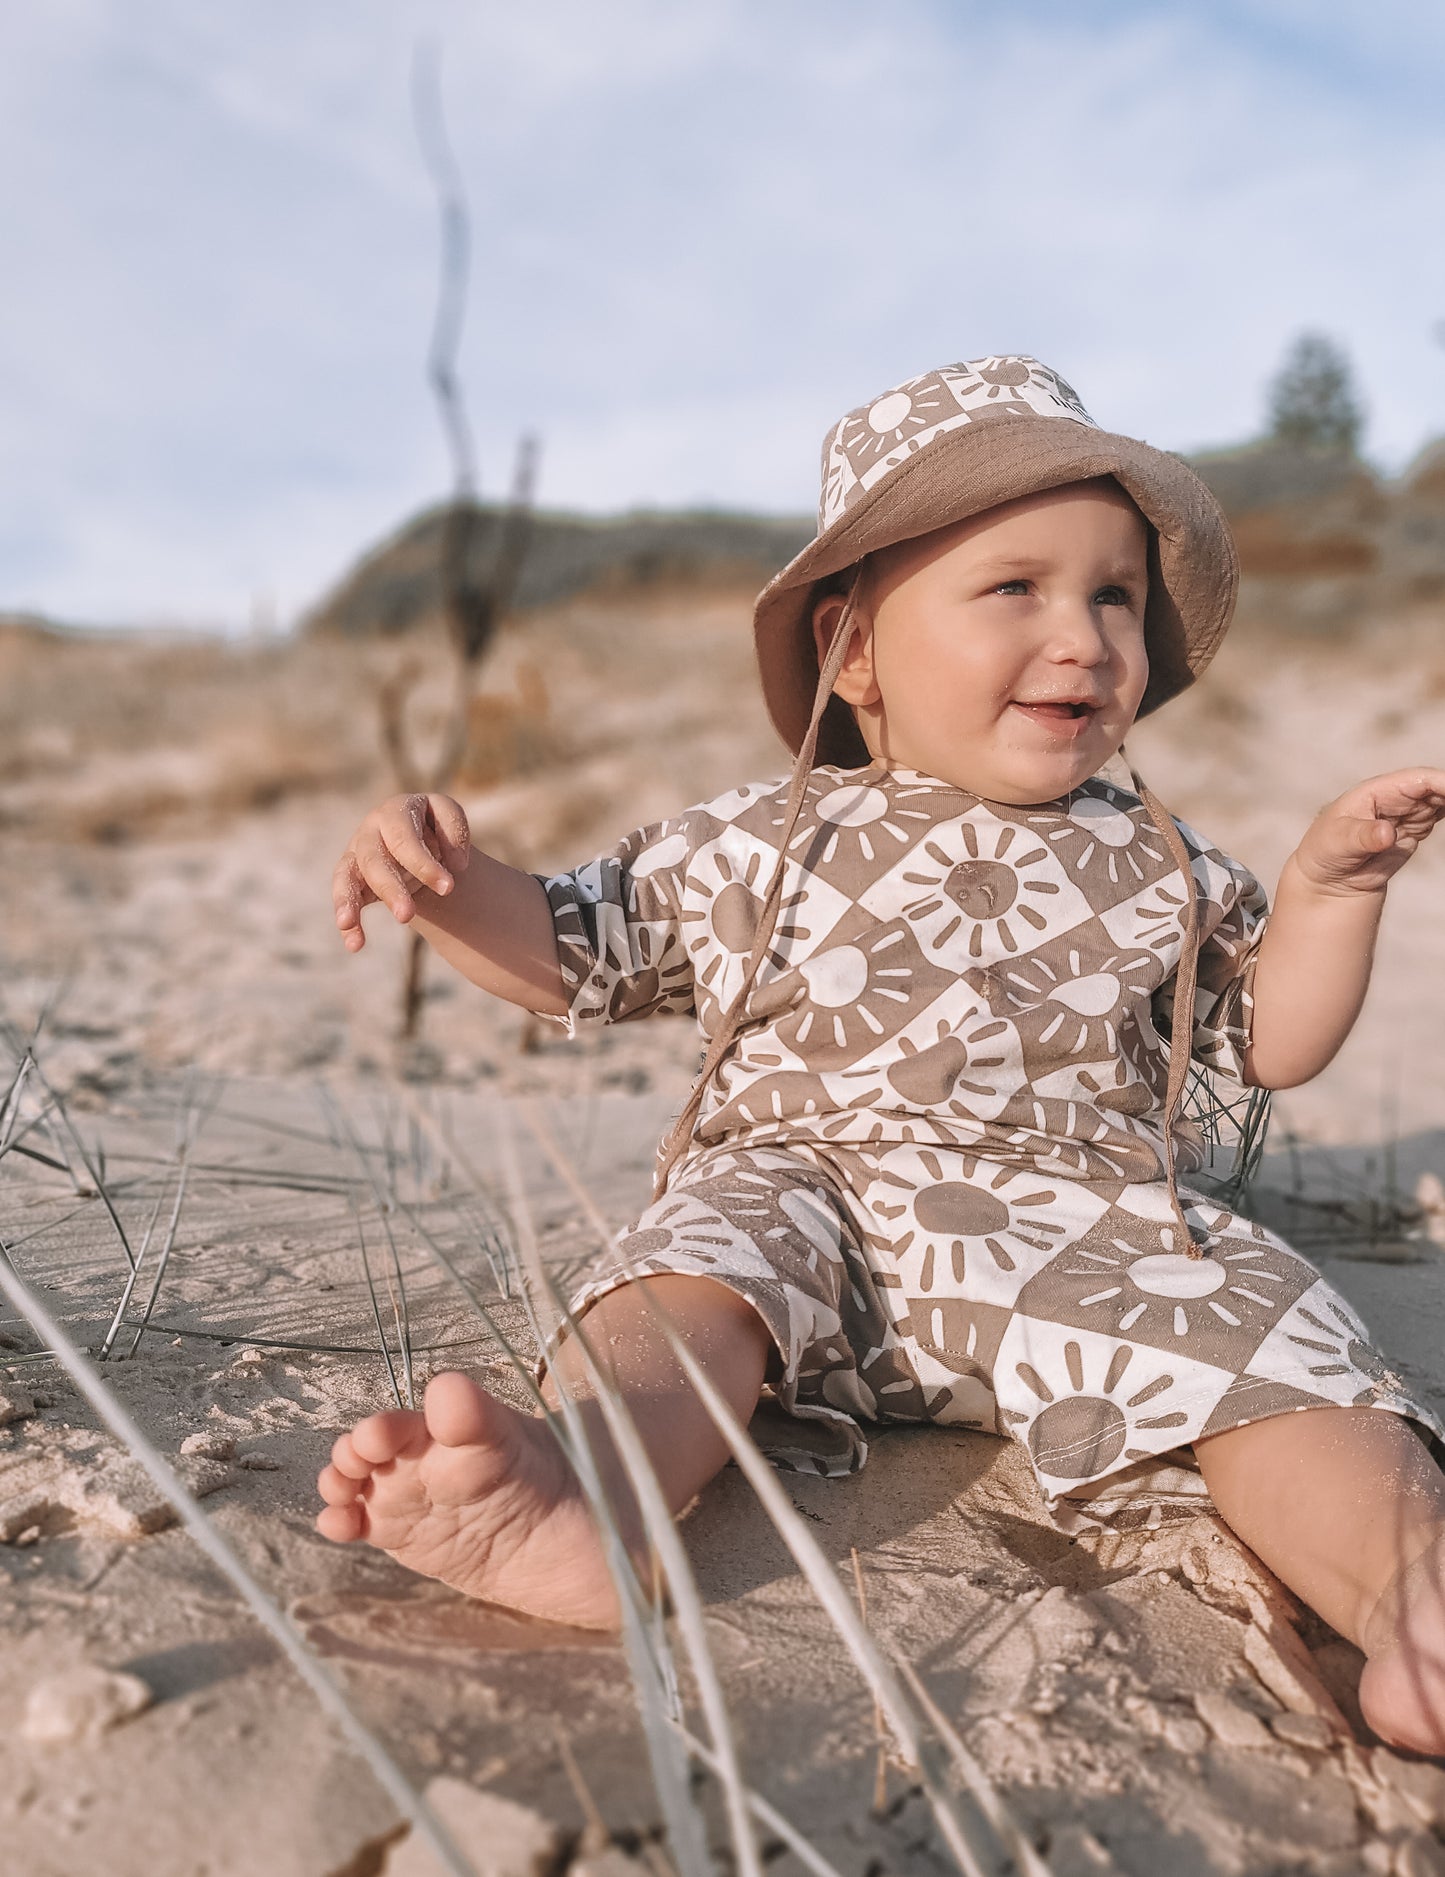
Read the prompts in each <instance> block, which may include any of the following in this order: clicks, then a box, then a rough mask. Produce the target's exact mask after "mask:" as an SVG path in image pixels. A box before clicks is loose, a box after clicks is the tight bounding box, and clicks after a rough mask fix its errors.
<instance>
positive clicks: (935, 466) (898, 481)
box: [753, 355, 1239, 766]
mask: <svg viewBox="0 0 1445 1877" xmlns="http://www.w3.org/2000/svg"><path fill="white" fill-rule="evenodd" d="M1092 476H1112V477H1114V479H1115V480H1116V481H1117V482H1118V483H1119V484H1120V485H1121V486H1122V487H1123V488H1124V489H1125V490H1126V491H1127V493H1128V494H1129V495H1130V496H1131V497H1132V498H1133V500H1134V502H1135V504H1136V505H1137V506H1138V508H1139V510H1140V512H1141V513H1142V514H1143V516H1144V518H1145V520H1146V521H1147V522H1149V523H1150V525H1151V527H1152V529H1153V533H1154V541H1153V542H1152V543H1151V553H1150V560H1151V565H1150V581H1149V599H1148V605H1147V609H1146V613H1145V622H1144V631H1145V645H1146V648H1147V650H1148V654H1149V683H1148V687H1147V689H1146V690H1145V693H1144V698H1143V702H1142V703H1141V705H1140V708H1139V715H1140V716H1145V715H1147V714H1148V712H1150V711H1151V710H1157V709H1158V707H1159V705H1161V704H1163V703H1165V702H1166V701H1167V700H1168V699H1169V698H1171V697H1173V696H1175V695H1176V694H1177V693H1178V692H1180V691H1182V690H1184V689H1185V688H1186V686H1188V685H1190V684H1192V683H1193V681H1194V679H1195V678H1196V677H1197V676H1198V675H1199V673H1200V672H1201V671H1203V669H1204V667H1205V666H1206V665H1207V664H1208V663H1209V660H1210V659H1211V658H1212V657H1213V655H1214V652H1215V650H1216V648H1217V647H1218V644H1219V641H1220V640H1221V639H1222V638H1223V636H1224V632H1225V628H1226V627H1227V626H1228V624H1229V619H1230V615H1231V613H1232V612H1233V610H1234V601H1235V596H1236V594H1237V592H1238V588H1239V561H1238V557H1237V555H1236V553H1235V549H1234V541H1233V538H1232V536H1231V534H1230V531H1229V524H1228V522H1227V521H1226V520H1225V518H1224V512H1223V510H1222V509H1221V508H1220V506H1219V503H1218V502H1217V501H1216V500H1215V497H1214V495H1213V493H1212V492H1211V491H1210V489H1209V488H1208V486H1207V485H1206V484H1205V483H1204V482H1203V481H1202V480H1201V479H1200V478H1199V477H1198V476H1196V475H1195V473H1194V471H1193V470H1192V469H1190V468H1189V466H1188V464H1187V463H1184V462H1183V461H1181V460H1180V458H1179V457H1177V456H1173V455H1171V454H1170V453H1169V452H1168V451H1167V450H1159V449H1155V448H1153V447H1152V446H1151V445H1150V444H1147V443H1141V442H1140V441H1139V440H1138V439H1137V438H1134V437H1124V436H1117V435H1115V434H1114V433H1113V432H1111V431H1107V430H1101V429H1100V427H1099V426H1098V424H1096V423H1095V421H1094V419H1093V418H1092V417H1091V416H1090V415H1089V413H1088V412H1087V411H1086V410H1085V409H1084V406H1083V404H1082V403H1081V402H1080V399H1079V394H1078V393H1077V392H1076V391H1075V390H1074V388H1073V386H1072V385H1071V384H1069V383H1068V381H1067V380H1066V379H1064V378H1061V377H1060V376H1059V374H1058V373H1057V372H1056V371H1052V370H1050V368H1049V367H1048V366H1047V365H1043V364H1040V362H1039V361H1038V360H1037V359H1035V358H1029V357H1026V356H1023V355H1011V356H1003V357H997V358H981V359H970V360H967V361H965V362H963V363H961V364H957V365H944V366H940V367H939V369H938V370H936V371H929V372H924V373H923V374H922V376H920V377H917V378H909V379H907V380H906V381H905V382H904V383H903V384H901V385H895V386H894V387H893V388H892V389H891V390H889V391H885V392H883V393H881V394H880V395H879V396H878V397H875V398H870V399H869V401H868V402H867V403H866V404H860V405H859V406H858V407H857V408H856V409H855V410H851V411H849V412H848V414H847V415H846V416H845V417H842V418H840V419H839V421H838V422H837V423H836V424H835V425H834V426H833V428H832V429H831V430H830V431H829V432H828V434H827V436H826V437H825V438H824V440H823V463H822V485H823V486H822V495H821V499H820V501H819V506H818V532H817V534H816V536H815V537H814V539H813V540H812V541H811V542H810V543H809V544H808V546H807V547H805V548H804V549H803V551H802V553H801V554H799V555H797V556H796V557H795V558H794V559H793V560H791V561H789V563H788V565H787V566H786V567H784V568H783V569H782V571H781V572H780V573H778V574H776V575H774V577H773V578H772V579H771V580H770V581H769V582H768V584H767V586H766V587H764V588H763V591H762V592H761V593H760V594H759V596H758V600H757V604H756V607H755V609H754V613H753V632H754V639H755V643H756V647H757V656H758V668H759V672H760V674H761V677H762V684H763V695H764V698H765V700H766V702H767V707H768V714H769V715H770V716H771V718H772V720H773V724H774V726H775V727H776V729H777V730H778V732H779V733H780V735H781V736H782V738H783V740H784V742H785V743H786V744H787V745H788V748H789V749H790V750H792V751H793V753H794V754H795V755H796V754H797V752H798V750H799V748H800V747H801V745H802V742H803V739H804V737H805V735H806V733H807V730H808V724H809V720H810V718H811V716H812V712H813V705H814V700H815V695H816V692H817V689H818V675H819V674H818V658H817V652H816V649H815V646H814V642H813V628H812V612H813V596H814V592H815V590H816V588H817V585H818V582H819V581H820V580H824V579H826V578H828V577H829V576H830V575H834V574H839V573H842V572H843V571H844V570H845V569H848V568H850V567H853V566H854V565H855V564H856V563H857V562H859V561H861V560H862V559H863V557H864V555H865V554H870V553H873V552H874V551H875V550H877V549H879V548H883V547H892V546H893V545H894V544H895V543H897V542H899V541H908V540H912V539H913V538H914V537H915V536H917V535H921V534H928V533H930V532H931V531H932V530H933V529H935V528H943V527H947V526H948V525H949V524H950V523H952V522H956V521H963V520H966V519H967V518H968V517H969V516H971V515H980V514H982V513H983V511H984V510H985V509H989V508H994V507H997V506H998V504H999V503H1001V502H1010V501H1014V500H1016V499H1017V498H1018V497H1019V496H1023V495H1035V494H1038V493H1039V492H1040V491H1042V490H1045V489H1056V488H1061V487H1063V485H1064V484H1066V483H1070V482H1081V481H1085V480H1087V479H1088V478H1089V477H1092ZM814 760H815V761H816V762H820V763H829V762H839V763H843V764H844V765H845V766H846V765H849V764H856V763H859V762H863V761H866V760H867V756H866V751H864V750H863V746H862V740H861V738H860V737H859V736H858V734H857V731H856V728H855V726H854V723H853V718H852V715H851V713H850V712H849V711H848V710H847V708H846V706H844V705H842V703H841V700H834V701H833V703H831V704H830V706H829V708H828V710H827V712H826V714H825V716H824V718H823V721H822V723H821V724H820V726H819V733H818V743H817V751H816V755H815V758H814Z"/></svg>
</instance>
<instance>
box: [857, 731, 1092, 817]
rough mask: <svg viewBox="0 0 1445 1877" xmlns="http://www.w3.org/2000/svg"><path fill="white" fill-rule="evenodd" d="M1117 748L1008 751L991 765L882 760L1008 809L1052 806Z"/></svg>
mask: <svg viewBox="0 0 1445 1877" xmlns="http://www.w3.org/2000/svg"><path fill="white" fill-rule="evenodd" d="M1117 754H1118V748H1117V746H1116V747H1115V748H1113V749H1107V748H1106V749H1103V750H1102V751H1085V750H1083V749H1076V750H1066V751H1060V752H1059V753H1058V754H1049V755H1041V754H1040V753H1039V752H1038V751H1036V750H1029V751H1008V752H1006V753H1004V754H1002V755H1001V756H1000V758H998V759H996V760H994V761H991V762H979V761H977V760H969V759H968V758H967V757H960V756H958V755H956V754H953V753H950V752H947V751H942V752H933V753H931V755H930V757H929V758H928V759H920V760H912V759H910V758H909V757H906V756H901V755H890V756H888V757H885V758H884V760H885V761H886V762H887V763H888V765H889V767H890V768H895V769H912V770H916V771H917V772H918V773H919V774H921V775H929V776H934V777H936V778H937V779H938V781H940V782H946V783H948V784H949V785H950V786H951V787H953V788H956V789H962V790H963V791H964V792H965V793H966V794H969V795H977V796H978V797H979V798H980V799H981V800H982V801H986V802H999V803H1002V804H1003V805H1004V806H1006V807H1009V808H1033V807H1037V806H1039V805H1041V804H1042V803H1045V802H1056V801H1058V799H1059V798H1060V796H1063V795H1068V794H1070V793H1071V792H1072V791H1073V790H1074V789H1077V788H1079V787H1080V786H1081V785H1082V784H1083V783H1085V782H1087V781H1088V780H1089V778H1090V776H1095V775H1097V774H1098V773H1099V771H1100V770H1101V769H1102V768H1103V767H1104V765H1105V764H1106V763H1108V762H1109V761H1110V760H1111V759H1112V758H1113V757H1114V756H1116V755H1117Z"/></svg>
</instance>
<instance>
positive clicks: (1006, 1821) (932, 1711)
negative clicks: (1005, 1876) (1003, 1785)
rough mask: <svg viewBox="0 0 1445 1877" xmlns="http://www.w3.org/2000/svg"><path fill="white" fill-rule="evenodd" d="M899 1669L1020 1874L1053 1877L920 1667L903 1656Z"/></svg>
mask: <svg viewBox="0 0 1445 1877" xmlns="http://www.w3.org/2000/svg"><path fill="white" fill-rule="evenodd" d="M898 1669H899V1673H900V1674H901V1675H902V1676H903V1679H904V1680H905V1681H906V1682H907V1683H908V1686H909V1688H910V1689H911V1690H912V1691H913V1694H914V1697H915V1699H916V1700H917V1702H918V1705H919V1706H920V1707H921V1708H922V1709H923V1711H924V1713H925V1714H926V1715H927V1716H928V1718H929V1720H930V1721H932V1723H933V1725H934V1727H935V1728H936V1729H937V1730H938V1737H939V1739H940V1740H941V1741H942V1742H943V1744H944V1746H945V1747H947V1748H948V1752H949V1756H950V1758H951V1759H952V1761H953V1763H954V1765H955V1766H956V1767H957V1769H958V1772H959V1774H960V1776H961V1778H962V1779H963V1781H964V1783H965V1784H966V1785H967V1787H968V1789H969V1791H970V1792H971V1793H972V1794H973V1796H974V1799H975V1801H976V1803H977V1805H978V1809H979V1810H980V1811H981V1812H982V1813H983V1815H984V1817H985V1818H986V1819H987V1820H988V1822H989V1824H990V1825H992V1827H993V1829H994V1831H995V1832H996V1833H997V1834H998V1840H999V1843H1000V1844H1001V1845H1002V1846H1003V1848H1004V1849H1005V1851H1007V1852H1008V1854H1009V1856H1010V1857H1011V1858H1012V1859H1013V1861H1014V1868H1015V1869H1016V1870H1017V1871H1018V1872H1019V1873H1020V1877H1050V1873H1049V1867H1048V1865H1047V1864H1046V1863H1045V1862H1044V1860H1043V1858H1042V1857H1041V1856H1040V1855H1039V1853H1038V1851H1037V1850H1036V1849H1035V1848H1034V1846H1033V1845H1032V1844H1031V1843H1030V1842H1029V1840H1028V1838H1027V1837H1026V1836H1025V1834H1024V1831H1023V1828H1022V1827H1021V1826H1020V1825H1019V1822H1018V1820H1017V1819H1016V1818H1015V1817H1014V1816H1013V1814H1012V1813H1011V1812H1010V1811H1009V1810H1008V1808H1007V1807H1006V1806H1005V1805H1004V1803H1003V1801H1002V1800H1001V1799H1000V1798H999V1796H998V1794H997V1793H996V1792H995V1791H994V1789H993V1786H992V1785H991V1784H990V1782H989V1778H988V1775H987V1774H986V1773H985V1772H984V1770H983V1768H982V1767H981V1766H980V1765H979V1763H978V1761H977V1760H976V1759H975V1758H974V1757H973V1755H972V1754H971V1753H970V1752H969V1750H968V1748H967V1747H966V1746H965V1745H964V1744H963V1740H962V1738H961V1737H960V1735H959V1732H958V1729H957V1728H956V1727H955V1726H954V1725H953V1723H952V1722H951V1721H950V1720H949V1719H948V1717H947V1715H946V1714H945V1713H944V1712H943V1710H942V1709H941V1708H940V1707H939V1705H938V1703H937V1702H936V1701H935V1700H934V1698H933V1696H932V1695H931V1694H930V1693H929V1692H928V1690H927V1689H926V1688H925V1687H924V1685H923V1682H922V1680H921V1679H920V1677H919V1674H918V1670H917V1669H916V1668H914V1666H913V1664H912V1663H911V1662H908V1661H904V1660H903V1659H902V1658H901V1657H900V1658H899V1662H898Z"/></svg>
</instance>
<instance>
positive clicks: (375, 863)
mask: <svg viewBox="0 0 1445 1877" xmlns="http://www.w3.org/2000/svg"><path fill="white" fill-rule="evenodd" d="M470 853H471V829H470V828H469V827H468V826H467V816H466V810H465V809H464V808H463V807H462V805H461V803H460V802H454V801H453V800H452V798H451V796H450V795H393V796H392V797H391V799H390V801H386V802H383V803H382V804H381V806H380V808H373V809H372V811H371V813H370V814H369V815H368V816H367V817H366V819H365V821H363V822H362V824H361V826H360V827H359V828H358V829H357V830H356V832H355V834H353V835H352V837H351V844H350V846H349V847H348V848H347V850H346V852H345V853H344V854H343V855H342V856H341V859H340V860H339V861H338V862H337V864H336V871H335V873H334V874H333V875H332V876H331V902H332V904H333V905H334V906H335V908H336V923H337V926H338V927H339V928H340V931H341V934H342V938H343V941H344V943H345V945H346V949H347V950H348V951H352V952H359V951H360V950H361V948H362V946H363V945H364V944H365V943H366V934H365V932H363V931H362V929H361V911H362V908H363V907H364V906H370V905H372V904H373V903H374V902H375V901H378V900H379V901H380V902H381V903H382V905H384V906H386V907H387V908H388V909H389V911H390V912H391V914H392V916H393V918H395V919H396V920H398V921H399V922H400V924H402V925H407V924H409V923H410V921H411V920H413V919H414V918H415V917H416V910H417V907H416V895H417V893H418V891H419V890H421V889H422V888H430V890H431V891H432V892H433V893H443V894H444V893H450V892H451V890H452V888H453V887H454V886H455V885H456V876H457V874H459V873H463V872H465V871H466V865H467V860H468V858H469V856H470Z"/></svg>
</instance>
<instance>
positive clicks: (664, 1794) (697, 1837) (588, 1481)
mask: <svg viewBox="0 0 1445 1877" xmlns="http://www.w3.org/2000/svg"><path fill="white" fill-rule="evenodd" d="M499 1133H500V1144H501V1147H502V1151H503V1161H504V1165H505V1168H506V1173H507V1178H508V1183H509V1186H510V1199H511V1206H512V1213H513V1218H514V1219H515V1221H516V1226H517V1231H518V1236H519V1239H521V1241H522V1250H523V1260H524V1263H530V1262H531V1259H530V1256H529V1252H530V1250H531V1249H533V1248H534V1247H533V1246H532V1245H531V1243H530V1241H531V1236H532V1235H531V1219H530V1213H529V1211H528V1208H527V1201H526V1194H525V1192H524V1190H523V1187H522V1177H521V1168H520V1165H519V1163H518V1160H517V1153H516V1146H515V1143H514V1141H513V1139H512V1134H511V1129H510V1127H509V1126H508V1125H507V1122H506V1116H505V1112H504V1113H503V1116H502V1125H501V1128H500V1130H499ZM522 1297H523V1301H524V1303H525V1305H526V1307H527V1312H528V1316H529V1319H530V1321H531V1324H532V1329H533V1333H534V1334H535V1335H536V1337H537V1341H538V1343H539V1345H540V1346H541V1347H542V1348H545V1347H546V1337H545V1335H544V1333H543V1329H542V1325H541V1323H540V1321H539V1319H538V1317H537V1313H536V1309H535V1306H534V1303H533V1300H532V1298H531V1295H530V1292H529V1290H528V1288H527V1287H526V1286H524V1287H523V1290H522ZM554 1381H556V1383H557V1399H558V1402H559V1404H560V1411H561V1418H562V1420H563V1422H564V1424H565V1427H566V1431H567V1434H568V1444H567V1452H568V1457H569V1458H570V1459H571V1461H572V1465H573V1468H574V1470H575V1471H576V1474H577V1478H578V1480H579V1482H580V1483H581V1486H582V1489H583V1491H584V1493H585V1494H586V1496H587V1501H588V1504H589V1506H590V1508H591V1510H592V1515H593V1517H594V1518H595V1520H596V1521H597V1528H598V1531H599V1533H600V1534H601V1536H602V1541H603V1547H604V1552H605V1555H606V1558H607V1564H608V1570H609V1573H610V1575H611V1577H612V1581H613V1583H614V1585H615V1586H616V1589H617V1600H618V1604H619V1606H620V1608H621V1612H622V1639H623V1645H624V1647H625V1649H626V1651H627V1657H628V1663H629V1666H630V1667H631V1670H632V1680H633V1686H634V1688H635V1689H636V1692H637V1697H638V1710H639V1717H640V1719H641V1721H642V1727H643V1733H644V1735H645V1737H646V1740H647V1746H648V1757H649V1760H650V1762H651V1765H652V1776H653V1783H654V1784H655V1786H656V1788H657V1797H658V1803H659V1804H660V1805H661V1807H662V1813H663V1818H664V1820H665V1822H666V1825H667V1833H668V1840H669V1842H670V1844H671V1846H672V1855H673V1857H674V1859H675V1861H676V1863H677V1866H678V1869H679V1871H680V1872H681V1877H709V1873H710V1872H711V1868H712V1861H711V1859H710V1857H709V1856H708V1851H707V1842H706V1838H705V1835H704V1830H703V1823H702V1819H701V1817H700V1815H699V1813H698V1811H697V1808H696V1806H695V1805H694V1803H693V1799H692V1794H691V1791H690V1790H689V1786H688V1772H687V1757H686V1754H685V1753H684V1752H683V1751H682V1748H681V1743H680V1741H679V1738H678V1735H677V1732H676V1728H675V1726H674V1724H673V1723H674V1722H675V1721H676V1720H678V1719H680V1718H681V1717H680V1714H679V1712H678V1703H677V1700H676V1681H675V1677H674V1676H673V1675H672V1673H671V1672H670V1671H671V1657H670V1654H669V1653H668V1652H667V1646H666V1637H665V1636H664V1635H662V1634H661V1633H658V1632H655V1633H654V1640H655V1643H656V1644H657V1645H658V1646H657V1648H656V1650H654V1647H652V1646H650V1645H649V1641H648V1628H647V1624H646V1622H645V1620H644V1613H643V1611H642V1609H641V1608H640V1597H639V1591H638V1584H637V1577H636V1574H635V1573H634V1571H633V1569H632V1562H631V1559H630V1558H629V1556H628V1552H627V1546H626V1544H625V1543H624V1541H623V1538H622V1534H621V1532H620V1531H619V1530H618V1527H617V1521H616V1519H615V1517H614V1516H613V1512H612V1507H611V1505H610V1504H609V1503H608V1499H607V1495H606V1493H605V1492H604V1491H603V1489H602V1482H601V1479H600V1478H599V1476H598V1472H597V1466H596V1462H595V1461H594V1459H593V1457H592V1452H591V1449H590V1448H589V1446H588V1444H587V1436H586V1431H585V1429H584V1427H583V1425H582V1417H581V1414H580V1412H579V1410H578V1406H577V1403H576V1402H575V1401H574V1400H573V1398H572V1396H571V1395H570V1393H569V1392H568V1390H567V1389H566V1388H565V1387H563V1386H562V1384H561V1381H560V1378H557V1377H554ZM664 1664H665V1665H666V1667H665V1668H664Z"/></svg>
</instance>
